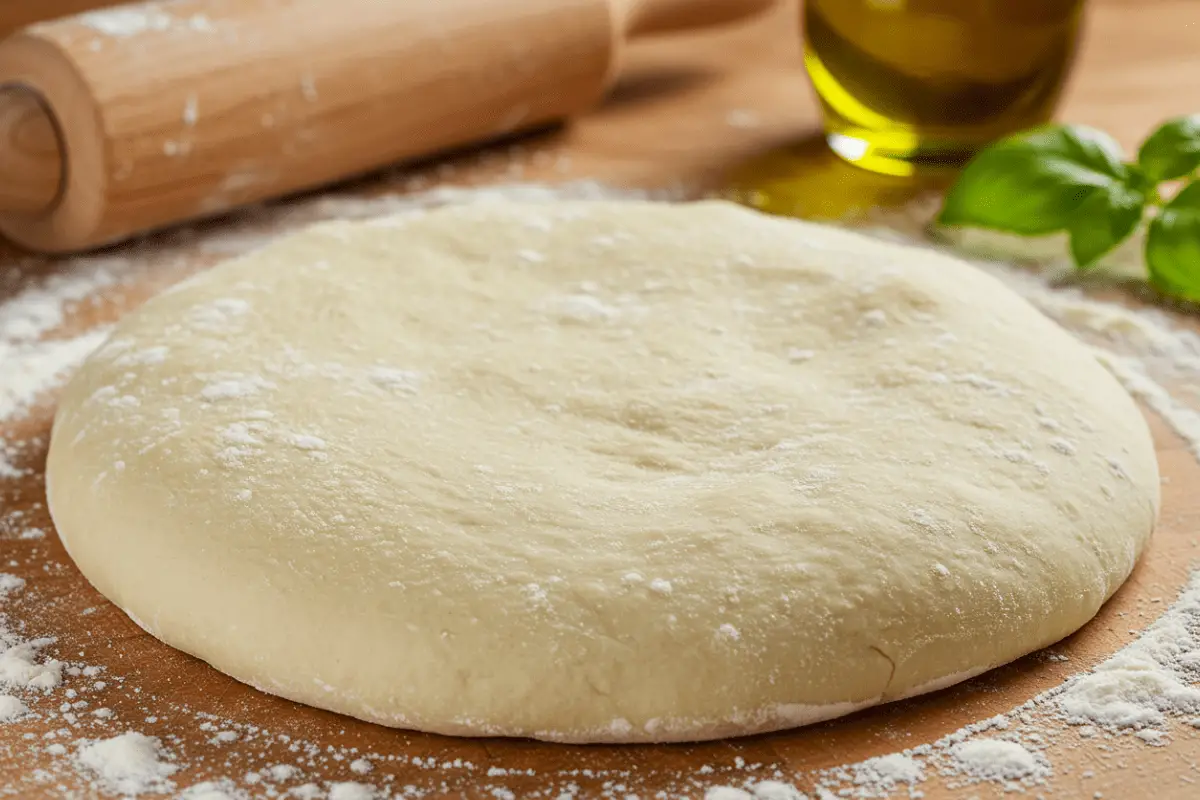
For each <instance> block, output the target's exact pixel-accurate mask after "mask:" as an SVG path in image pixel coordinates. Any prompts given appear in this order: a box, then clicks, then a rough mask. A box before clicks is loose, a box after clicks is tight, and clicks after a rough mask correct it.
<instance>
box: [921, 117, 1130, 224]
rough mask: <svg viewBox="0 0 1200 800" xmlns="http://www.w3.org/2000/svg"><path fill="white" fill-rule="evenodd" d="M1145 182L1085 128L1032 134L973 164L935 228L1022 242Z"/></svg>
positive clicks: (1103, 137)
mask: <svg viewBox="0 0 1200 800" xmlns="http://www.w3.org/2000/svg"><path fill="white" fill-rule="evenodd" d="M1142 182H1144V179H1142V178H1141V176H1140V175H1138V174H1137V173H1136V172H1135V171H1133V170H1131V169H1130V168H1129V167H1128V166H1126V165H1125V164H1123V163H1122V162H1121V148H1120V146H1119V145H1118V144H1117V143H1116V142H1115V141H1114V140H1113V139H1112V138H1111V137H1109V136H1108V135H1107V134H1104V133H1102V132H1100V131H1097V130H1093V129H1091V128H1085V127H1082V126H1061V125H1060V126H1049V127H1044V128H1035V129H1033V130H1031V131H1028V132H1027V133H1023V134H1018V135H1016V136H1011V137H1009V138H1007V139H1002V140H1001V141H999V142H997V143H996V144H994V145H992V146H991V147H989V148H987V149H985V150H983V151H982V152H980V153H979V154H978V155H977V156H976V157H975V158H974V159H972V160H971V162H970V163H968V164H967V166H966V167H965V168H964V169H963V172H962V174H961V175H959V177H958V180H957V181H956V182H955V184H954V185H953V186H952V187H951V188H950V191H949V192H948V193H947V194H946V199H945V202H944V203H943V206H942V210H941V213H940V214H939V216H938V222H939V223H940V224H943V225H962V226H972V227H980V228H992V229H995V230H1001V231H1006V232H1009V233H1016V234H1020V235H1024V236H1038V235H1042V234H1047V233H1055V232H1057V231H1061V230H1066V229H1067V228H1068V227H1069V226H1070V224H1071V221H1072V220H1073V219H1074V217H1075V213H1076V211H1078V210H1079V208H1080V206H1082V205H1083V204H1084V202H1086V201H1087V200H1088V198H1089V197H1091V196H1092V194H1093V193H1095V192H1096V191H1098V190H1101V191H1105V192H1117V191H1120V190H1121V189H1122V188H1123V187H1129V186H1132V187H1136V186H1137V185H1138V184H1140V183H1142Z"/></svg>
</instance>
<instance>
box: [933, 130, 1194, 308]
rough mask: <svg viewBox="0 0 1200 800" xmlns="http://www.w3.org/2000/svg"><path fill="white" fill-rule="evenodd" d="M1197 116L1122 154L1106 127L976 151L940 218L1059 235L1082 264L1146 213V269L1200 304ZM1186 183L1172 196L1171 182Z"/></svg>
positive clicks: (1169, 290) (1040, 134)
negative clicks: (1130, 156) (1131, 156)
mask: <svg viewBox="0 0 1200 800" xmlns="http://www.w3.org/2000/svg"><path fill="white" fill-rule="evenodd" d="M1198 171H1200V114H1194V115H1192V116H1188V117H1181V118H1179V119H1173V120H1171V121H1169V122H1167V123H1165V124H1164V125H1162V126H1160V127H1159V128H1158V129H1157V130H1156V131H1154V133H1152V134H1151V135H1150V136H1149V137H1147V139H1146V141H1145V142H1143V144H1142V146H1141V148H1140V149H1139V150H1138V155H1137V159H1136V161H1127V160H1126V158H1125V155H1124V153H1122V151H1121V147H1120V145H1118V144H1117V142H1116V141H1115V140H1114V139H1113V138H1112V137H1111V136H1109V135H1108V134H1106V133H1104V132H1102V131H1098V130H1096V129H1094V128H1089V127H1086V126H1083V125H1047V126H1044V127H1040V128H1034V129H1032V130H1029V131H1025V132H1023V133H1019V134H1016V135H1014V136H1010V137H1008V138H1005V139H1002V140H1000V141H998V142H996V143H995V144H993V145H992V146H990V147H988V148H986V149H984V150H983V151H981V152H980V153H979V154H978V155H977V156H975V158H974V159H972V160H971V162H970V163H968V164H967V166H966V168H965V169H964V170H963V171H962V173H961V174H960V175H959V177H958V179H957V181H956V182H955V184H954V185H953V186H952V187H951V189H950V191H949V192H948V193H947V195H946V199H945V202H944V204H943V206H942V210H941V213H940V215H939V216H938V222H939V223H940V224H942V225H947V226H963V227H976V228H988V229H991V230H996V231H1003V232H1006V233H1015V234H1018V235H1022V236H1041V235H1046V234H1051V233H1063V232H1065V233H1066V234H1067V235H1068V237H1069V239H1070V245H1071V257H1072V259H1073V260H1074V262H1075V265H1076V266H1077V267H1078V268H1079V269H1081V270H1086V269H1090V268H1092V267H1094V266H1095V265H1096V263H1097V262H1098V261H1099V260H1100V259H1101V258H1103V257H1104V256H1105V255H1106V254H1107V253H1109V252H1111V251H1112V250H1113V249H1114V248H1115V247H1116V246H1117V245H1119V244H1120V243H1121V242H1123V241H1125V240H1126V239H1127V238H1129V237H1130V236H1131V235H1133V233H1134V232H1135V231H1136V230H1137V229H1138V228H1139V226H1141V225H1142V224H1143V222H1144V221H1146V220H1148V228H1147V231H1146V267H1147V270H1148V272H1149V277H1150V281H1151V283H1153V284H1154V286H1155V287H1157V288H1158V289H1159V290H1160V291H1162V292H1164V293H1166V294H1169V295H1172V296H1174V297H1179V298H1182V299H1185V300H1191V301H1195V302H1200V175H1197V173H1198ZM1175 182H1181V183H1182V187H1181V188H1179V189H1178V191H1177V192H1176V193H1175V194H1174V195H1173V196H1170V197H1169V199H1168V195H1169V194H1170V188H1169V187H1170V186H1171V185H1172V184H1173V183H1175Z"/></svg>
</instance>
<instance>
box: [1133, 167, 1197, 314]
mask: <svg viewBox="0 0 1200 800" xmlns="http://www.w3.org/2000/svg"><path fill="white" fill-rule="evenodd" d="M1146 266H1147V267H1148V268H1149V270H1150V280H1151V282H1152V283H1153V284H1154V285H1155V286H1157V287H1158V288H1159V289H1161V290H1162V291H1163V292H1164V293H1166V294H1170V295H1174V296H1175V297H1180V298H1183V299H1185V300H1191V301H1194V302H1200V181H1196V182H1194V183H1191V184H1188V185H1187V186H1185V187H1184V189H1183V191H1181V192H1180V193H1179V194H1177V195H1175V198H1174V199H1173V200H1171V202H1170V203H1167V205H1165V206H1164V207H1163V208H1162V209H1161V210H1160V211H1159V214H1158V216H1157V217H1155V218H1154V219H1153V220H1151V221H1150V230H1149V231H1148V232H1147V234H1146Z"/></svg>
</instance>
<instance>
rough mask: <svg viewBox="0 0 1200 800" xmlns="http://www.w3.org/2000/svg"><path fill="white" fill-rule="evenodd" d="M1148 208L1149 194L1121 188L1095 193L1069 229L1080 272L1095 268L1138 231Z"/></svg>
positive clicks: (1077, 212)
mask: <svg viewBox="0 0 1200 800" xmlns="http://www.w3.org/2000/svg"><path fill="white" fill-rule="evenodd" d="M1145 208H1146V195H1145V194H1144V193H1142V192H1140V191H1137V190H1135V189H1130V188H1127V187H1124V186H1119V185H1118V186H1115V187H1113V188H1112V189H1111V190H1105V189H1099V190H1097V191H1095V192H1092V194H1091V196H1090V197H1088V199H1087V200H1084V201H1083V204H1082V205H1080V206H1079V208H1078V209H1077V210H1076V211H1075V215H1074V217H1073V218H1072V219H1071V224H1070V226H1069V227H1068V228H1067V230H1068V232H1069V233H1070V234H1071V256H1072V257H1073V258H1074V259H1075V265H1076V266H1077V267H1079V268H1080V269H1089V268H1091V267H1094V266H1095V265H1096V262H1097V261H1099V260H1100V259H1101V258H1102V257H1103V256H1104V255H1106V254H1107V253H1108V252H1109V251H1111V250H1112V249H1113V248H1114V247H1116V246H1117V245H1119V244H1120V243H1121V242H1123V241H1124V240H1125V239H1126V238H1128V236H1129V234H1131V233H1133V232H1134V230H1135V229H1136V228H1137V226H1138V223H1139V222H1141V221H1142V213H1143V212H1144V211H1145Z"/></svg>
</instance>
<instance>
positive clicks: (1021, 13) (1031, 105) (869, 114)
mask: <svg viewBox="0 0 1200 800" xmlns="http://www.w3.org/2000/svg"><path fill="white" fill-rule="evenodd" d="M1083 2H1084V0H806V2H805V4H804V12H803V14H804V38H805V67H806V68H807V70H808V74H809V78H810V79H811V80H812V83H813V86H814V88H815V89H816V92H817V95H818V96H819V97H820V100H821V104H822V106H823V110H824V114H825V129H826V134H827V138H828V141H829V144H830V146H831V147H832V148H833V150H834V151H835V152H837V153H838V154H839V155H840V156H842V157H843V158H845V159H846V160H848V161H852V162H854V163H857V164H859V165H860V166H863V167H866V168H868V169H872V170H875V171H878V172H886V173H890V174H896V175H906V174H911V173H912V172H913V171H915V170H918V169H921V168H922V167H938V166H954V165H958V164H961V163H962V162H963V161H965V160H966V159H967V158H969V157H970V156H971V155H972V154H973V153H974V152H976V151H977V150H978V149H979V148H980V147H982V146H983V145H985V144H987V143H988V142H990V141H992V140H994V139H996V138H999V137H1000V136H1003V135H1005V134H1008V133H1012V132H1014V131H1016V130H1020V129H1022V128H1027V127H1030V126H1032V125H1036V124H1038V123H1041V122H1045V121H1047V120H1048V119H1049V118H1050V117H1051V115H1052V114H1053V112H1054V107H1055V105H1056V103H1057V101H1058V98H1059V95H1060V93H1061V90H1062V88H1063V84H1064V82H1065V80H1066V77H1067V74H1068V72H1069V70H1070V67H1071V64H1072V62H1073V60H1074V54H1075V44H1076V40H1077V38H1078V34H1079V25H1080V17H1081V14H1082V6H1083Z"/></svg>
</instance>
